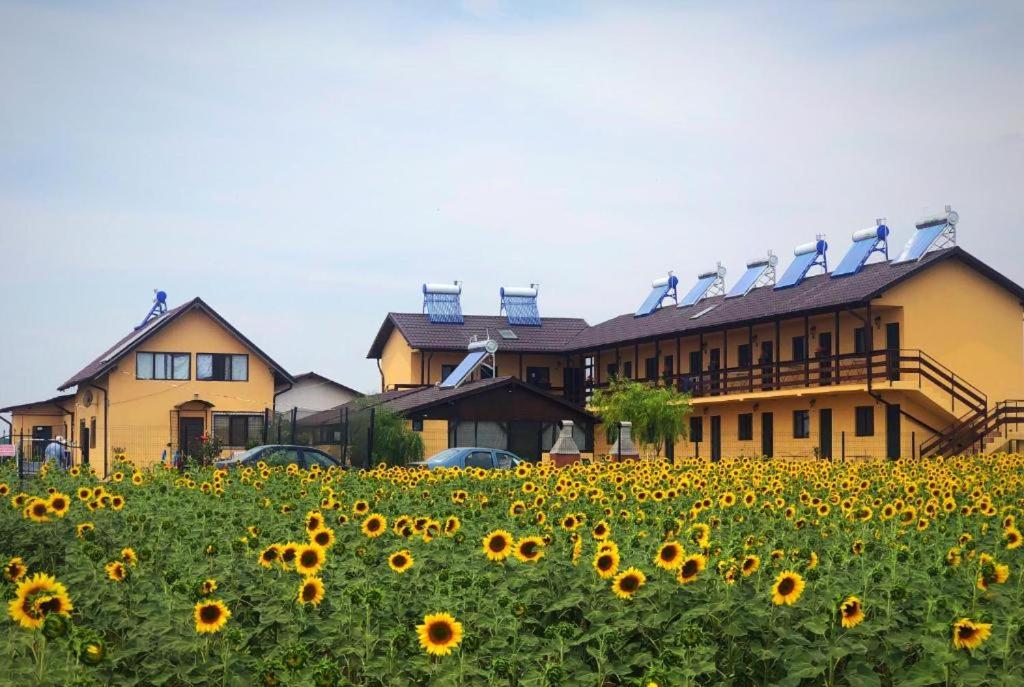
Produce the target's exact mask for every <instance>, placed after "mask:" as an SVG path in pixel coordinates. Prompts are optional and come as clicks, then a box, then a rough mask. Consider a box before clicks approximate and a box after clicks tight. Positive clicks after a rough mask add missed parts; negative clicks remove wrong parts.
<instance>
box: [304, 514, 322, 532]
mask: <svg viewBox="0 0 1024 687" xmlns="http://www.w3.org/2000/svg"><path fill="white" fill-rule="evenodd" d="M323 524H324V516H323V514H321V513H320V512H319V511H315V510H311V511H309V512H308V513H306V530H307V531H309V532H315V531H316V530H318V529H320V528H321V527H322V526H323Z"/></svg>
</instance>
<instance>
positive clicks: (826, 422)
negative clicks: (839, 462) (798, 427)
mask: <svg viewBox="0 0 1024 687" xmlns="http://www.w3.org/2000/svg"><path fill="white" fill-rule="evenodd" d="M818 455H819V456H821V457H822V458H831V457H832V409H831V408H822V409H821V410H819V411H818Z"/></svg>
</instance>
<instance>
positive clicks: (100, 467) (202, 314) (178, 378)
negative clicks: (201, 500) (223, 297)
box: [5, 298, 293, 475]
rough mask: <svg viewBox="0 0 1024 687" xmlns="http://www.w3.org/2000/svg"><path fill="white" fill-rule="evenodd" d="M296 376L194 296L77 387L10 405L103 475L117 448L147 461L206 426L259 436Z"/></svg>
mask: <svg viewBox="0 0 1024 687" xmlns="http://www.w3.org/2000/svg"><path fill="white" fill-rule="evenodd" d="M292 381H293V379H292V377H291V376H290V375H289V374H288V373H287V372H286V371H285V370H284V369H283V368H282V367H281V366H280V365H278V364H277V363H275V362H274V361H273V360H272V359H271V358H270V357H269V356H268V355H267V354H266V353H264V352H263V351H261V350H260V349H259V348H258V347H257V346H256V345H255V344H254V343H253V342H252V341H250V340H249V339H248V338H246V337H245V336H244V335H243V334H242V333H241V332H239V331H238V330H237V329H235V328H234V327H233V326H231V324H229V323H228V322H227V320H225V319H224V318H223V317H221V316H220V315H219V314H217V312H215V311H214V310H213V308H211V307H210V306H209V305H207V304H206V303H205V302H203V301H202V299H199V298H194V299H192V300H191V301H188V302H187V303H185V304H183V305H180V306H178V307H176V308H172V309H169V310H166V311H165V312H159V311H156V312H154V313H153V314H152V316H151V317H149V318H148V319H147V321H146V322H145V323H144V324H143V325H142V326H140V327H139V328H137V329H135V330H133V331H131V332H129V333H128V334H127V335H126V336H124V337H123V338H122V339H121V340H119V341H118V342H116V343H115V344H114V345H112V346H110V347H109V348H108V349H107V350H106V351H104V352H103V353H101V354H100V355H99V356H98V357H97V358H96V359H95V360H93V361H92V362H90V363H89V364H88V365H86V366H85V367H83V368H82V369H81V370H79V371H78V372H76V373H75V374H74V375H72V376H71V377H70V378H69V379H68V380H67V381H66V382H64V383H63V384H61V385H60V387H59V389H60V390H61V391H64V390H68V389H74V392H73V393H71V394H69V395H66V396H61V397H58V398H57V399H51V400H50V401H46V402H44V403H42V404H26V405H22V406H12V407H11V408H9V409H5V410H8V411H9V412H11V413H12V425H13V426H12V429H13V431H14V432H15V433H16V434H17V433H19V431H18V430H19V429H21V430H26V429H29V428H31V430H30V431H33V432H34V431H35V428H37V427H42V426H45V425H48V426H50V428H51V429H50V432H49V434H50V436H56V435H57V433H58V431H59V432H61V433H63V436H64V437H65V438H66V439H67V440H68V441H69V442H71V444H72V445H73V446H74V447H75V448H74V452H75V456H74V461H75V462H76V463H78V462H81V463H85V464H89V465H91V466H92V467H93V469H95V470H96V471H97V472H98V473H99V474H100V475H105V474H106V473H107V472H108V471H109V469H110V466H111V465H112V464H113V461H114V460H116V459H117V458H118V457H120V456H126V457H127V458H129V459H131V460H132V461H133V462H134V463H135V464H136V465H140V466H145V465H151V464H153V463H156V462H159V461H161V460H165V461H169V460H172V459H173V458H174V457H175V456H178V455H181V454H182V453H185V454H187V453H189V452H191V451H194V450H195V449H196V446H197V442H198V441H199V438H200V436H202V435H203V434H204V433H207V432H212V434H213V436H216V437H217V438H219V439H220V440H221V441H222V443H223V446H224V450H225V451H233V450H239V449H244V448H246V447H247V446H248V445H254V444H258V443H263V439H264V437H263V436H262V433H263V428H264V426H265V414H266V413H268V412H269V411H271V410H272V409H273V408H274V399H275V394H276V393H277V392H278V391H279V390H280V391H284V390H286V389H287V388H288V386H287V385H289V384H290V383H291V382H292ZM44 418H45V419H44ZM40 433H42V430H40Z"/></svg>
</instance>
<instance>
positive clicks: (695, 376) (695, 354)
mask: <svg viewBox="0 0 1024 687" xmlns="http://www.w3.org/2000/svg"><path fill="white" fill-rule="evenodd" d="M703 365H704V358H703V355H702V354H701V352H700V351H690V380H689V385H688V387H689V388H686V389H683V391H692V392H694V393H695V394H696V395H697V396H700V395H701V383H700V373H701V372H703V371H704V369H703Z"/></svg>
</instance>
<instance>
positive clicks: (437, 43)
mask: <svg viewBox="0 0 1024 687" xmlns="http://www.w3.org/2000/svg"><path fill="white" fill-rule="evenodd" d="M1022 8H1024V5H1022V4H1021V3H1019V2H1004V3H998V2H986V3H976V2H961V3H943V2H931V1H929V2H905V3H892V2H880V3H877V4H868V3H861V2H856V3H817V2H814V3H811V2H809V3H791V4H779V3H760V2H750V3H731V2H713V3H711V2H709V3H682V2H680V3H622V4H596V3H576V2H562V3H551V2H547V1H546V0H533V1H530V2H501V1H486V0H467V1H465V2H462V3H459V2H449V3H442V2H436V3H435V2H430V3H423V2H409V3H388V2H380V1H374V2H366V3H358V4H357V3H351V4H347V3H340V2H330V3H328V2H324V3H312V2H311V3H262V2H249V1H246V2H237V3H209V2H196V3H191V4H190V3H167V2H152V3H150V2H124V3H113V2H89V3H82V2H38V1H34V2H28V1H26V2H11V1H10V0H2V2H0V252H2V255H3V269H2V272H0V274H2V276H0V279H2V280H3V285H4V288H3V295H4V297H3V299H2V303H3V305H2V315H3V317H2V320H3V323H4V332H5V333H4V335H3V346H2V350H3V355H2V356H0V366H2V367H0V405H6V404H9V403H15V402H22V401H27V400H33V399H36V398H40V397H46V396H49V395H52V393H53V392H54V391H55V388H56V386H57V385H58V384H59V383H60V382H62V381H63V380H64V379H66V378H67V377H69V376H70V375H71V374H72V373H73V372H75V371H76V370H77V369H78V368H79V367H80V366H81V365H83V364H84V363H85V362H87V361H88V360H89V359H91V358H92V357H94V356H95V355H96V354H97V353H99V352H100V351H101V350H102V349H103V348H105V347H106V346H107V345H108V344H110V343H111V342H112V341H113V340H115V339H117V338H118V337H120V336H121V335H122V334H124V333H125V332H126V331H127V330H129V329H130V328H131V327H133V326H134V325H135V324H137V322H138V321H139V320H141V318H142V317H143V315H144V314H145V312H146V310H147V309H148V307H149V305H150V302H151V299H152V290H153V289H154V288H158V287H159V288H162V289H164V290H166V291H167V292H168V293H169V295H170V301H171V304H172V305H173V304H177V303H180V302H182V301H184V300H187V299H189V298H191V297H193V296H201V297H202V298H204V299H205V300H206V301H207V302H208V303H210V304H211V305H212V306H213V307H214V308H216V309H217V310H218V311H220V312H221V313H222V314H223V315H224V316H225V317H227V318H228V319H229V320H230V321H231V322H233V323H234V324H236V325H237V326H238V327H239V328H240V329H242V330H243V331H244V332H246V333H247V334H248V335H249V336H250V337H251V338H252V339H253V340H254V341H256V342H257V343H258V344H259V345H260V346H261V347H263V348H264V350H266V351H267V352H268V353H269V354H270V355H272V356H273V357H275V358H276V359H277V360H278V361H279V362H281V363H282V364H283V365H284V366H285V367H286V368H287V369H289V370H290V371H292V372H296V373H297V372H303V371H306V370H310V369H313V370H316V371H318V372H321V373H323V374H326V375H329V376H332V377H335V378H336V379H338V380H339V381H342V382H344V383H346V384H349V385H351V386H355V387H357V388H360V389H363V390H370V389H373V388H374V387H375V385H376V384H377V383H378V379H379V378H378V377H377V373H376V368H375V366H374V364H373V362H372V361H369V360H366V358H365V355H366V351H367V349H368V347H369V345H370V341H371V339H372V337H373V335H374V333H375V331H376V329H377V327H378V326H379V324H380V322H381V320H382V319H383V318H384V315H385V313H387V312H388V311H389V310H397V311H418V310H419V308H420V306H421V297H420V291H419V287H420V284H421V282H423V281H448V280H452V279H461V280H462V281H463V282H465V292H464V298H463V304H464V309H465V311H467V312H472V313H496V312H497V309H498V287H499V286H501V285H503V284H505V285H519V284H526V283H529V282H540V284H541V296H540V305H541V310H542V314H548V315H578V316H582V317H585V318H586V319H587V320H588V321H590V322H598V321H600V320H603V319H606V318H608V317H611V316H613V315H616V314H619V313H621V312H626V311H632V310H633V309H635V307H636V305H637V304H638V303H639V302H640V301H641V300H642V299H643V298H644V296H645V295H646V292H647V290H648V287H649V283H650V281H651V280H652V279H653V278H655V277H658V276H660V275H662V274H664V273H665V272H666V271H667V270H669V269H673V270H675V271H676V273H677V274H679V275H680V276H681V278H682V281H683V282H684V283H686V282H689V281H690V279H691V278H692V275H693V274H695V273H696V272H698V271H701V270H704V269H707V268H709V267H713V266H714V264H715V262H716V261H718V260H721V261H722V262H723V263H724V264H725V265H726V266H727V267H728V268H729V270H730V278H729V281H730V282H731V281H732V279H735V278H736V277H738V276H739V274H740V273H741V272H742V269H743V263H744V262H745V261H746V260H748V259H750V258H752V257H756V256H759V255H763V254H764V252H765V251H766V250H767V249H769V248H772V249H774V250H775V251H776V252H777V253H779V254H780V255H781V256H782V259H783V263H784V264H785V263H786V262H788V256H790V255H791V249H792V247H793V246H794V245H796V244H798V243H802V242H804V241H807V240H810V239H813V237H814V235H815V234H816V233H818V232H823V233H826V234H827V235H828V237H829V239H830V241H831V242H832V245H833V253H834V254H835V255H836V257H838V254H839V252H841V251H843V250H845V246H846V245H847V243H848V242H849V234H850V233H851V232H852V231H854V230H856V229H860V228H863V227H866V226H869V225H870V224H871V223H872V222H873V221H874V219H875V218H877V217H885V218H887V219H888V223H889V225H890V226H891V227H892V229H893V232H894V241H895V244H900V245H901V244H902V243H903V242H904V241H905V240H906V238H907V236H908V235H909V233H910V232H911V231H912V229H913V222H914V221H915V220H917V219H919V218H921V217H922V216H924V215H926V214H929V213H936V212H938V211H941V209H942V207H943V205H944V204H945V203H950V204H952V205H953V206H954V207H955V208H956V209H957V210H958V211H959V213H960V215H961V224H960V244H961V245H962V246H964V247H965V248H966V249H967V250H969V251H971V252H973V253H975V254H976V255H978V256H979V257H980V258H981V259H983V260H985V261H986V262H988V263H989V264H991V265H993V266H994V267H996V268H997V269H999V270H1001V271H1003V272H1005V273H1006V274H1007V275H1009V276H1010V277H1012V278H1014V279H1016V280H1017V281H1019V282H1024V263H1022V261H1021V260H1020V255H1021V250H1022V248H1024V191H1022V182H1024V79H1022V78H1021V74H1022V73H1024V47H1022V45H1021V38H1020V32H1021V28H1022V27H1024V9H1022Z"/></svg>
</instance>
